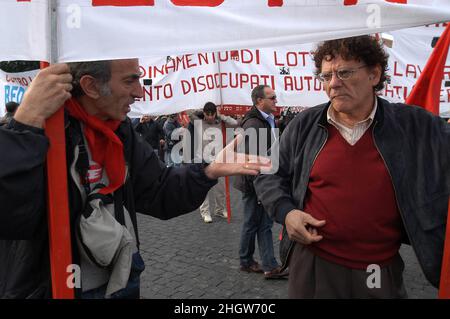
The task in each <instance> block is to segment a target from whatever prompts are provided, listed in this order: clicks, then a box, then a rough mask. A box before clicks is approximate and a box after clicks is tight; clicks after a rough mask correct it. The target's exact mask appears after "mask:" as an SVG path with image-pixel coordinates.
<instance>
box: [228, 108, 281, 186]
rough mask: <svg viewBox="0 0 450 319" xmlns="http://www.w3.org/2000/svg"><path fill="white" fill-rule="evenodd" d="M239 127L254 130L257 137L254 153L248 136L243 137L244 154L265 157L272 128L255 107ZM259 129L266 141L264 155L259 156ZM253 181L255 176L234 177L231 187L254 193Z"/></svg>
mask: <svg viewBox="0 0 450 319" xmlns="http://www.w3.org/2000/svg"><path fill="white" fill-rule="evenodd" d="M241 126H242V128H243V129H244V130H248V129H252V128H254V129H256V137H257V143H256V149H255V148H253V149H255V150H256V152H254V151H253V152H252V147H253V146H254V145H250V144H251V141H250V139H249V136H248V135H245V142H244V143H245V153H246V154H253V155H261V156H267V152H268V150H269V149H270V147H271V145H272V143H273V138H272V128H271V127H270V124H269V122H267V120H266V119H265V118H264V117H263V116H262V114H261V112H260V111H259V110H258V109H257V108H256V106H253V107H252V108H251V109H250V111H248V112H247V113H246V114H245V116H244V118H243V119H242V122H241ZM260 129H264V131H261V134H265V135H266V141H267V143H263V144H264V145H262V147H263V149H262V151H264V154H261V152H260V143H262V141H261V140H260V137H261V136H262V135H261V136H260V135H259V133H260ZM254 180H255V176H250V175H248V176H244V175H241V176H236V178H235V180H234V184H233V186H234V187H235V188H236V189H238V190H240V191H241V192H243V193H254V192H255V189H254V187H253V181H254Z"/></svg>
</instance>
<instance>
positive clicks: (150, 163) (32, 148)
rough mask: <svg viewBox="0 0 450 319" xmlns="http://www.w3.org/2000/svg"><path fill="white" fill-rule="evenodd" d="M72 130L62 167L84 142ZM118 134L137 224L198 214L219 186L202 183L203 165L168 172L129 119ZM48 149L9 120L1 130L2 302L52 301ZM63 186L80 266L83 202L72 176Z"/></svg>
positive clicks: (70, 126)
mask: <svg viewBox="0 0 450 319" xmlns="http://www.w3.org/2000/svg"><path fill="white" fill-rule="evenodd" d="M75 124H77V122H76V120H75V119H72V118H70V120H69V121H67V123H66V149H67V163H72V162H73V158H74V154H73V151H74V148H75V146H76V145H77V144H78V142H79V140H80V139H81V132H79V130H77V129H74V127H75V126H76V125H75ZM116 134H117V135H118V136H119V137H120V139H121V140H122V142H123V145H124V154H125V159H126V161H127V163H128V166H129V172H130V174H129V176H130V177H129V178H128V179H127V182H126V183H125V186H124V205H125V206H126V208H127V210H128V211H129V213H130V217H131V219H132V221H133V224H135V225H136V211H138V212H141V213H144V214H148V215H151V216H154V217H156V218H159V219H169V218H173V217H176V216H179V215H181V214H185V213H188V212H190V211H193V210H195V209H196V208H197V207H198V206H199V205H200V204H201V203H202V202H203V200H204V198H205V197H206V194H207V192H208V190H209V189H210V188H211V187H212V186H213V185H214V184H215V183H216V181H214V180H210V179H208V178H207V177H206V175H205V173H204V169H203V165H191V166H185V167H181V168H177V169H175V168H166V167H165V165H164V164H163V163H161V162H160V161H159V160H158V158H157V156H156V155H155V153H154V152H153V149H152V148H151V147H149V146H148V145H147V144H146V143H145V142H144V141H143V140H142V139H141V138H140V137H139V136H138V134H137V133H136V132H135V131H134V130H133V129H132V126H131V122H130V120H129V119H127V120H126V121H124V122H123V123H122V124H121V125H120V126H119V128H118V130H117V131H116ZM48 144H49V143H48V139H47V137H46V136H45V135H44V133H43V130H41V129H37V128H33V127H29V126H26V125H23V124H21V123H18V122H16V121H14V120H13V121H12V122H11V123H10V124H9V125H8V126H7V127H0V147H1V150H2V154H3V155H2V156H0V203H2V204H1V206H0V238H1V240H0V298H48V297H51V282H50V275H49V253H48V250H49V249H48V234H47V233H48V228H47V218H46V199H45V194H46V189H45V185H46V182H45V180H46V176H45V168H44V166H45V158H46V153H47V150H48ZM67 167H68V169H69V167H70V165H67ZM68 176H70V174H69V175H68ZM68 184H69V185H68V186H69V207H70V221H71V231H72V232H71V233H72V246H73V248H72V253H73V261H74V263H78V261H79V258H78V254H77V249H76V244H75V234H74V231H73V230H74V227H73V225H74V223H75V219H76V217H77V216H78V215H79V214H80V212H81V210H82V208H83V207H82V206H83V203H82V199H81V194H80V192H79V191H78V189H77V187H76V185H75V183H74V182H73V180H72V179H71V178H69V179H68ZM174 196H175V197H174Z"/></svg>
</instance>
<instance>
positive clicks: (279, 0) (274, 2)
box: [268, 0, 283, 7]
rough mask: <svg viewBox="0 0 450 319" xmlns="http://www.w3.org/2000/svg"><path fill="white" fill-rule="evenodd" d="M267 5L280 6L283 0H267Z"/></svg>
mask: <svg viewBox="0 0 450 319" xmlns="http://www.w3.org/2000/svg"><path fill="white" fill-rule="evenodd" d="M268 5H269V7H282V6H283V0H269V2H268Z"/></svg>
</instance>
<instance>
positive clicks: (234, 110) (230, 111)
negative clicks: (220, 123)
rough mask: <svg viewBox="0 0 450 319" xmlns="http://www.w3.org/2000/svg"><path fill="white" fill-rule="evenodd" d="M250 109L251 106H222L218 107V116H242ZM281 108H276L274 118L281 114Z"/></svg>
mask: <svg viewBox="0 0 450 319" xmlns="http://www.w3.org/2000/svg"><path fill="white" fill-rule="evenodd" d="M251 108H252V106H251V105H238V104H223V105H222V106H221V107H219V111H220V114H223V115H244V114H245V113H247V112H248V111H250V109H251ZM282 109H283V107H282V106H277V111H276V112H274V113H273V115H274V116H278V115H280V114H281V111H282Z"/></svg>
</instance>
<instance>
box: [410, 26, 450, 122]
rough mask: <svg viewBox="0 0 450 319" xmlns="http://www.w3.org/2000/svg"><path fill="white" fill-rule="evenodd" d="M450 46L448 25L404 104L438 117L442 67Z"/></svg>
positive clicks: (449, 28) (449, 27)
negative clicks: (419, 108) (419, 107)
mask: <svg viewBox="0 0 450 319" xmlns="http://www.w3.org/2000/svg"><path fill="white" fill-rule="evenodd" d="M449 46H450V23H449V24H447V28H446V29H445V30H444V32H443V33H442V35H441V36H440V38H439V41H438V42H437V44H436V46H435V47H434V50H433V52H432V53H431V56H430V58H429V59H428V61H427V65H426V66H425V69H424V70H423V72H422V74H421V75H420V77H419V79H418V80H417V82H416V85H415V86H414V88H413V90H412V91H411V94H410V95H409V96H408V98H407V99H406V104H413V105H418V106H421V107H423V108H424V109H425V110H427V111H429V112H432V113H434V114H436V115H439V99H440V95H441V87H442V78H443V77H444V66H445V62H446V60H447V54H448V47H449Z"/></svg>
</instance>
